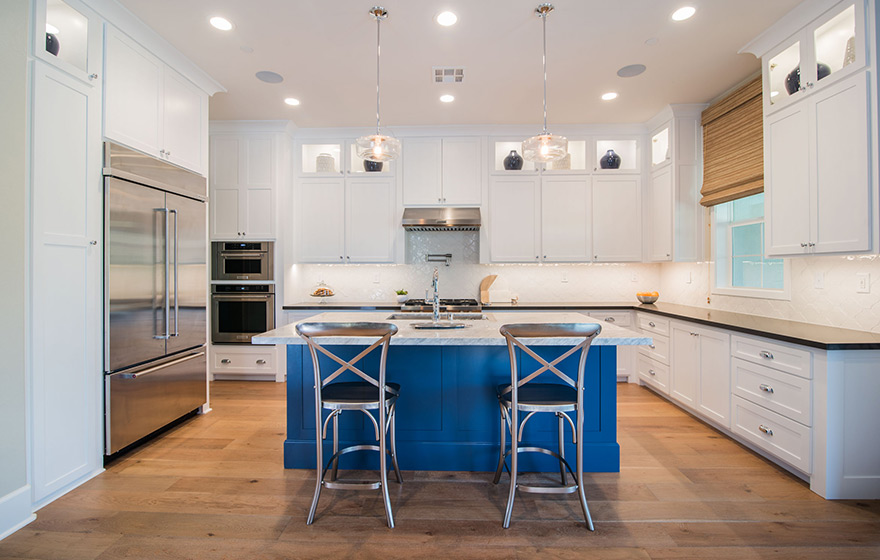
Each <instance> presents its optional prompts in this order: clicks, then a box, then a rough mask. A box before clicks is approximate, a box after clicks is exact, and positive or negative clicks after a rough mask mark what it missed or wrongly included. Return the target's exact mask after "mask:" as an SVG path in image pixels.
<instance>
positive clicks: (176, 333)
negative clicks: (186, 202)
mask: <svg viewBox="0 0 880 560" xmlns="http://www.w3.org/2000/svg"><path fill="white" fill-rule="evenodd" d="M168 213H169V214H174V334H170V333H169V335H170V336H180V321H179V320H178V317H179V315H180V306H179V305H178V300H179V299H180V295H179V294H178V292H177V285H178V282H177V277H178V275H179V273H180V268H179V266H178V259H177V257H178V254H179V251H178V249H179V247H180V235H179V230H178V223H179V222H180V216H179V215H178V214H177V210H169V211H168Z"/></svg>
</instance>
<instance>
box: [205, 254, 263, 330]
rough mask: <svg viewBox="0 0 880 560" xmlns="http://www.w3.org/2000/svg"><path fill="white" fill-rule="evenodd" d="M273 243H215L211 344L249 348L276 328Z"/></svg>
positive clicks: (212, 263)
mask: <svg viewBox="0 0 880 560" xmlns="http://www.w3.org/2000/svg"><path fill="white" fill-rule="evenodd" d="M272 245H273V244H272V242H269V241H263V242H255V243H254V242H251V243H243V242H238V241H234V242H233V241H215V242H214V243H213V244H212V251H211V257H212V262H211V270H212V276H211V278H212V282H211V342H213V343H215V344H250V342H251V337H253V336H254V335H256V334H260V333H262V332H266V331H268V330H272V329H274V328H275V284H274V283H273V282H272V279H273V274H272V269H273V260H272V248H273V247H272Z"/></svg>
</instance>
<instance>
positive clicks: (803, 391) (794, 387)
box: [732, 358, 812, 426]
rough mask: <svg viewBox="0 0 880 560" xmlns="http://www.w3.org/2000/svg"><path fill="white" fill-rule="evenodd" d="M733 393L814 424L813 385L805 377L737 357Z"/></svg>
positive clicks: (782, 413) (787, 416)
mask: <svg viewBox="0 0 880 560" xmlns="http://www.w3.org/2000/svg"><path fill="white" fill-rule="evenodd" d="M732 366H733V392H734V394H735V395H738V396H740V397H742V398H744V399H746V400H747V401H751V402H753V403H755V404H759V405H761V406H763V407H764V408H769V409H770V410H772V411H773V412H776V413H779V414H781V415H782V416H785V417H786V418H791V419H792V420H796V421H798V422H800V423H801V424H806V425H807V426H810V425H812V414H811V394H810V385H811V382H810V381H809V380H807V379H803V378H802V377H797V376H795V375H791V374H789V373H785V372H782V371H778V370H775V369H773V368H769V367H767V366H762V365H759V364H753V363H751V362H747V361H745V360H741V359H739V358H733V360H732Z"/></svg>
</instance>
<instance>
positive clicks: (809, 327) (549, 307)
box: [284, 301, 880, 350]
mask: <svg viewBox="0 0 880 560" xmlns="http://www.w3.org/2000/svg"><path fill="white" fill-rule="evenodd" d="M284 309H287V310H302V311H309V310H322V309H323V310H328V311H329V310H332V309H338V310H343V309H344V310H352V311H354V310H358V309H376V310H380V309H382V310H385V309H387V310H395V309H400V306H399V305H395V304H393V303H391V302H389V303H387V304H386V303H382V302H364V303H358V302H347V303H337V302H333V303H329V302H328V303H327V304H325V305H316V304H314V303H303V304H297V305H290V306H285V307H284ZM598 309H621V310H628V309H633V310H636V311H645V312H648V313H655V314H657V315H662V316H665V317H670V318H672V319H683V320H686V321H693V322H695V323H700V324H703V325H707V326H710V327H719V328H723V329H729V330H732V331H736V332H741V333H743V334H751V335H755V336H763V337H766V338H771V339H774V340H781V341H784V342H791V343H794V344H802V345H805V346H810V347H813V348H819V349H822V350H880V333H874V332H869V331H857V330H853V329H842V328H838V327H829V326H826V325H814V324H811V323H802V322H798V321H789V320H787V319H773V318H770V317H760V316H757V315H748V314H745V313H735V312H732V311H719V310H717V309H709V308H706V307H691V306H688V305H678V304H674V303H664V302H662V301H661V302H657V303H654V304H649V305H646V304H639V303H637V302H608V301H603V302H590V301H581V302H520V303H518V304H511V303H496V304H492V305H487V306H484V307H483V312H485V313H492V312H493V311H499V312H503V314H504V315H505V316H507V315H508V314H510V313H512V312H516V311H526V312H535V311H591V310H598Z"/></svg>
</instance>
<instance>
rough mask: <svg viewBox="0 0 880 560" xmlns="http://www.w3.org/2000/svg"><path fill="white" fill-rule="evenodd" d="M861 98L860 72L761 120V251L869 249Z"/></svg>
mask: <svg viewBox="0 0 880 560" xmlns="http://www.w3.org/2000/svg"><path fill="white" fill-rule="evenodd" d="M868 101H869V96H868V87H867V75H866V73H865V72H861V73H858V74H856V75H854V76H850V77H848V78H846V79H845V80H841V81H838V82H836V83H835V84H833V85H830V86H828V87H825V88H823V89H822V90H821V91H816V92H815V93H813V94H812V95H809V96H806V97H804V98H803V99H802V100H801V101H799V102H797V103H792V104H791V105H790V106H789V107H786V108H785V109H783V110H780V111H778V112H776V113H773V114H772V115H770V116H769V117H767V118H766V119H765V124H764V168H765V172H764V176H765V193H766V194H765V214H766V216H765V221H766V224H767V225H766V231H767V253H768V254H769V255H798V254H814V253H844V252H859V251H867V250H869V249H870V248H871V236H872V217H873V212H872V211H871V202H870V201H871V175H870V162H871V154H870V146H871V142H870V130H869V120H868V116H869V113H868Z"/></svg>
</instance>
